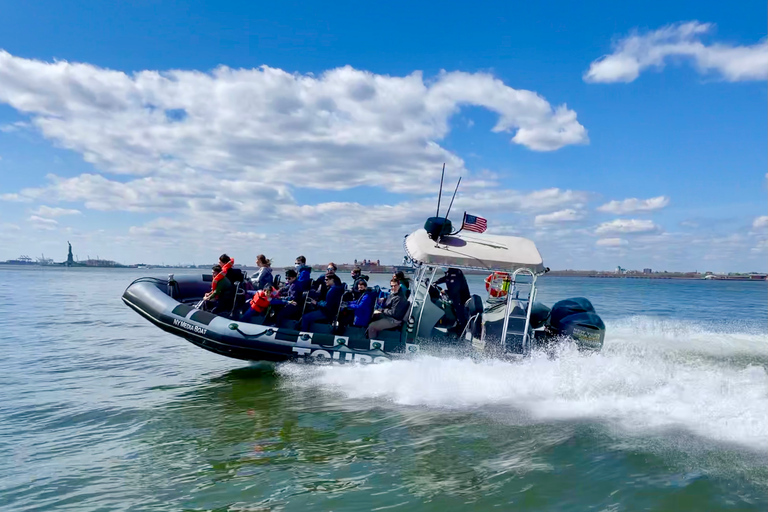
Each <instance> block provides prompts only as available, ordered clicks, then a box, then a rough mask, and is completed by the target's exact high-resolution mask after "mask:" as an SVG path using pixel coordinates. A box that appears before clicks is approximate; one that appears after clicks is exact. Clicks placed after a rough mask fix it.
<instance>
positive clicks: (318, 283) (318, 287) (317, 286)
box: [309, 262, 336, 300]
mask: <svg viewBox="0 0 768 512" xmlns="http://www.w3.org/2000/svg"><path fill="white" fill-rule="evenodd" d="M331 275H336V264H335V263H334V262H330V263H329V264H328V267H326V269H325V275H324V276H322V277H318V278H317V279H315V281H314V282H313V283H312V290H310V292H309V296H310V297H311V298H313V299H315V300H325V294H326V293H328V287H327V286H326V285H325V282H326V278H327V277H328V276H331Z"/></svg>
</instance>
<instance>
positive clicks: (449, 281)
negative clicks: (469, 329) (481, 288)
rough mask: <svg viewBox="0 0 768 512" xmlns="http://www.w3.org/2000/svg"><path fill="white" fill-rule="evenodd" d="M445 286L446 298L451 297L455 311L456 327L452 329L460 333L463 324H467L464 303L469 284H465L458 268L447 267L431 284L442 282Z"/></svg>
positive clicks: (462, 273) (465, 280)
mask: <svg viewBox="0 0 768 512" xmlns="http://www.w3.org/2000/svg"><path fill="white" fill-rule="evenodd" d="M443 283H445V287H446V288H447V292H448V298H449V299H451V303H452V304H453V310H454V311H455V312H456V327H454V328H453V329H452V330H454V331H456V332H457V333H458V334H460V333H461V332H462V331H463V330H464V326H465V325H467V320H468V318H467V309H466V308H465V307H464V304H466V303H467V301H468V300H469V297H470V293H469V285H468V284H467V278H466V277H464V272H462V271H461V269H458V268H449V269H448V270H446V271H445V275H444V276H443V277H441V278H440V279H438V280H437V281H435V282H434V283H433V284H434V285H438V284H443Z"/></svg>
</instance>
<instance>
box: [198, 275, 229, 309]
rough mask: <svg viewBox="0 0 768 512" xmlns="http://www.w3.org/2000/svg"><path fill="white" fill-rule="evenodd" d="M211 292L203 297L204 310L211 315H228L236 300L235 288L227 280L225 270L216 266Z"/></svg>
mask: <svg viewBox="0 0 768 512" xmlns="http://www.w3.org/2000/svg"><path fill="white" fill-rule="evenodd" d="M211 270H212V271H213V282H212V285H211V288H212V289H211V291H210V292H208V293H206V294H205V296H204V297H203V309H204V310H205V311H210V312H211V313H220V312H221V313H228V312H229V310H230V309H231V308H232V302H233V301H234V299H235V288H234V286H232V282H230V280H229V279H227V276H226V273H225V271H224V268H223V267H222V266H221V265H214V266H213V268H212V269H211Z"/></svg>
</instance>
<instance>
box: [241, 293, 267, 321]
mask: <svg viewBox="0 0 768 512" xmlns="http://www.w3.org/2000/svg"><path fill="white" fill-rule="evenodd" d="M272 291H273V289H272V285H271V284H268V285H266V286H265V287H264V288H262V289H261V290H259V291H257V292H256V295H254V296H253V298H252V299H251V300H249V301H248V302H247V304H249V305H250V307H249V308H248V310H247V311H246V312H245V313H243V315H242V316H241V317H240V321H241V322H249V321H250V320H251V317H252V316H253V315H260V314H262V313H264V312H265V311H266V310H267V308H269V302H270V299H271V296H272Z"/></svg>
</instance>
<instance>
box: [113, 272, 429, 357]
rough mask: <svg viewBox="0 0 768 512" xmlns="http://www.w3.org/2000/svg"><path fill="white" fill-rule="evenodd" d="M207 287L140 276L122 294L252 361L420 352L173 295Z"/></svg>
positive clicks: (226, 352)
mask: <svg viewBox="0 0 768 512" xmlns="http://www.w3.org/2000/svg"><path fill="white" fill-rule="evenodd" d="M206 289H210V284H209V283H206V282H204V280H203V278H201V277H194V276H180V277H179V278H177V279H176V280H175V281H174V284H173V286H169V285H168V284H167V283H165V282H163V281H161V280H157V279H146V280H141V279H140V280H137V281H135V282H133V283H132V284H131V285H130V286H128V288H127V289H126V290H125V292H124V293H123V297H122V298H123V302H125V304H126V305H127V306H128V307H130V308H131V309H133V310H134V311H136V312H137V313H138V314H139V315H141V316H142V317H144V318H146V319H147V320H149V321H150V322H152V323H153V324H155V325H156V326H157V327H159V328H160V329H162V330H164V331H166V332H168V333H171V334H174V335H176V336H180V337H182V338H184V339H186V340H187V341H189V342H190V343H193V344H195V345H197V346H198V347H200V348H203V349H205V350H208V351H210V352H214V353H216V354H220V355H223V356H227V357H232V358H236V359H242V360H246V361H272V362H282V361H303V362H312V363H319V364H344V363H380V362H383V361H388V360H390V359H393V358H398V357H403V356H405V355H406V354H413V353H415V352H418V348H419V347H418V346H417V345H412V344H405V343H401V342H400V337H399V336H393V337H396V338H397V339H396V340H394V339H392V338H390V339H382V340H372V339H367V338H363V337H359V338H356V337H348V336H338V335H334V334H330V333H312V332H300V331H296V330H293V329H283V328H276V327H270V326H264V325H259V324H250V323H242V322H238V321H236V320H230V319H228V318H225V317H222V316H217V315H214V314H212V313H209V312H206V311H201V310H199V309H195V308H194V307H193V306H191V305H189V304H185V303H182V302H179V301H178V300H176V299H175V298H172V297H171V295H175V296H192V297H195V296H198V295H196V294H198V293H199V296H202V294H203V293H204V292H205V290H206ZM389 334H390V336H391V335H392V334H396V333H389Z"/></svg>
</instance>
